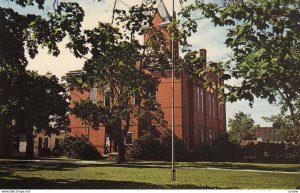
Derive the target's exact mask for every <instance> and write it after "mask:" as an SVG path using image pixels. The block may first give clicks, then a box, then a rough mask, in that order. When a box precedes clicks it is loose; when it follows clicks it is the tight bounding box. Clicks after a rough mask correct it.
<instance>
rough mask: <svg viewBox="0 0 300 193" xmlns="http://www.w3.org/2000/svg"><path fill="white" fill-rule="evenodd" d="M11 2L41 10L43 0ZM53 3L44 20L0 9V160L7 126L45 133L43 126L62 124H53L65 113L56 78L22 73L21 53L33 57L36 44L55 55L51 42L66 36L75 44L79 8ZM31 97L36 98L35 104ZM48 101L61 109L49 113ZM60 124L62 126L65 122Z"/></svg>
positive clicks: (6, 140) (5, 145)
mask: <svg viewBox="0 0 300 193" xmlns="http://www.w3.org/2000/svg"><path fill="white" fill-rule="evenodd" d="M11 2H12V3H15V4H17V5H19V6H22V7H27V6H34V7H36V8H37V9H43V8H44V4H45V1H43V0H41V1H40V0H36V1H33V0H30V1H27V0H11ZM53 2H55V4H54V5H53V6H54V11H53V12H49V13H48V15H47V16H44V17H43V16H41V15H35V14H27V15H24V14H21V13H19V12H16V11H14V10H13V9H12V8H4V7H0V26H1V28H0V37H1V38H0V80H1V82H0V94H1V95H0V98H1V100H0V106H1V112H0V128H1V129H0V131H1V132H0V134H1V135H0V136H1V137H2V138H1V140H0V141H1V142H0V150H4V151H5V152H4V151H1V152H0V156H5V155H7V153H8V151H9V148H8V147H9V144H10V142H9V140H10V137H9V136H10V133H11V128H12V127H15V126H16V125H19V126H20V127H21V125H22V127H23V129H25V131H26V130H27V129H28V132H29V131H32V129H33V126H36V127H37V128H38V129H46V130H47V129H48V128H49V124H50V125H51V124H52V127H57V125H56V123H57V124H58V122H61V121H62V120H61V121H59V118H58V117H59V116H62V115H63V114H65V113H66V109H65V107H66V104H67V103H66V101H65V99H66V96H65V94H61V93H63V92H64V89H63V87H62V86H61V85H59V84H58V80H57V79H56V78H55V77H54V76H52V75H46V76H39V75H37V74H36V73H33V72H27V71H26V66H27V63H28V62H27V58H26V56H25V52H26V51H28V55H29V56H30V57H31V58H34V57H35V56H36V54H37V53H38V46H39V45H40V46H42V47H46V48H48V50H49V53H51V54H53V55H54V56H57V55H58V54H59V49H58V46H57V44H58V43H59V42H60V41H62V39H63V38H64V37H66V36H67V35H69V37H70V39H71V40H72V41H73V42H76V40H75V37H76V36H77V35H78V33H79V32H80V27H81V22H82V20H83V16H84V13H83V10H82V9H81V7H79V5H78V4H77V3H65V2H61V3H58V1H53ZM56 2H57V3H56ZM37 97H40V98H38V100H37ZM46 100H49V101H46ZM48 102H49V103H48ZM51 103H56V104H60V105H62V106H60V107H59V108H58V109H53V107H54V106H55V105H54V106H53V105H52V106H49V105H50V104H51ZM47 108H48V109H47ZM62 112H64V113H62ZM50 115H53V116H50ZM49 116H50V117H49ZM32 118H34V120H33V119H32ZM53 119H56V121H54V120H53ZM62 122H65V123H67V120H65V121H62ZM55 125H56V126H55ZM28 140H29V142H30V143H28V145H30V144H31V145H30V146H31V147H33V145H32V137H29V136H28ZM27 150H28V155H32V148H27Z"/></svg>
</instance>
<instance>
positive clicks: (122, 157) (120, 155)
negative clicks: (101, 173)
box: [117, 135, 127, 163]
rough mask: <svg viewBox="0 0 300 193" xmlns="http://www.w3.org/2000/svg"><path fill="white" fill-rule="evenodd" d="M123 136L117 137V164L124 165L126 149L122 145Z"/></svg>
mask: <svg viewBox="0 0 300 193" xmlns="http://www.w3.org/2000/svg"><path fill="white" fill-rule="evenodd" d="M123 139H124V138H123V135H119V139H118V160H117V163H125V162H127V159H126V148H125V145H124V140H123Z"/></svg>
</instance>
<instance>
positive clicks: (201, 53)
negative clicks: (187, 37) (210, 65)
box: [200, 48, 206, 68]
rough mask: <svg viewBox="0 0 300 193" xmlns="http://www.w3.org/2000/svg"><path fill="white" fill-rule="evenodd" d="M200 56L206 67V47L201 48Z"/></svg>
mask: <svg viewBox="0 0 300 193" xmlns="http://www.w3.org/2000/svg"><path fill="white" fill-rule="evenodd" d="M200 58H201V60H202V61H203V63H204V65H203V67H204V68H206V49H204V48H202V49H200Z"/></svg>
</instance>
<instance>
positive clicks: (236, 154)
mask: <svg viewBox="0 0 300 193" xmlns="http://www.w3.org/2000/svg"><path fill="white" fill-rule="evenodd" d="M191 154H192V160H193V161H235V160H238V159H240V158H241V151H240V146H239V145H237V144H235V143H232V142H230V141H229V140H228V135H221V136H219V137H218V138H217V139H216V140H215V141H214V142H212V144H211V145H205V144H201V145H200V146H198V147H196V148H195V149H194V150H193V151H192V153H191Z"/></svg>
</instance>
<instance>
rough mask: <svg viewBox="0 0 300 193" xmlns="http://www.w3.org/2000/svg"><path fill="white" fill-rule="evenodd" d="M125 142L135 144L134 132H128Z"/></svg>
mask: <svg viewBox="0 0 300 193" xmlns="http://www.w3.org/2000/svg"><path fill="white" fill-rule="evenodd" d="M125 144H126V145H132V144H133V133H132V132H128V133H127V134H126V136H125Z"/></svg>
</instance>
